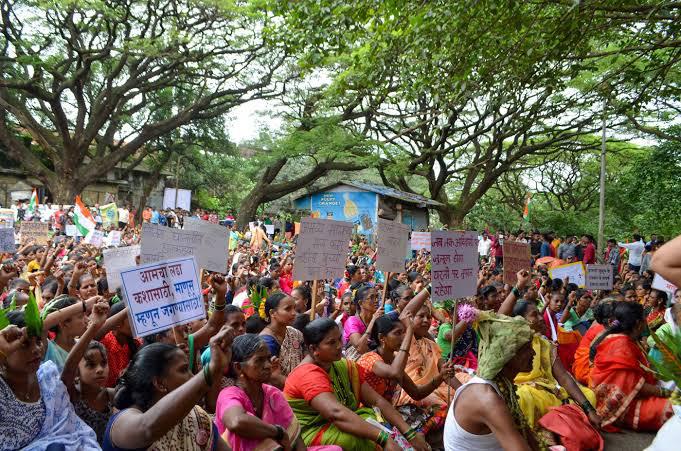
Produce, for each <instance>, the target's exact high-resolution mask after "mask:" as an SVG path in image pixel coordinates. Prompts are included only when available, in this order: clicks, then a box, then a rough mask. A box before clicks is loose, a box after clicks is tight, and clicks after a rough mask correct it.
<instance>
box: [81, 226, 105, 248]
mask: <svg viewBox="0 0 681 451" xmlns="http://www.w3.org/2000/svg"><path fill="white" fill-rule="evenodd" d="M84 241H85V243H86V244H91V245H93V246H94V247H96V248H100V247H102V245H103V244H104V231H103V230H91V231H90V233H88V234H87V236H86V237H85V240H84Z"/></svg>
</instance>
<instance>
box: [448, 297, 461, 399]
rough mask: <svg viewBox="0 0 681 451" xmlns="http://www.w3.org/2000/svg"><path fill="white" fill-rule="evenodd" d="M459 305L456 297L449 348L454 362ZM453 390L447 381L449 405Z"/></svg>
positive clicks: (450, 358)
mask: <svg viewBox="0 0 681 451" xmlns="http://www.w3.org/2000/svg"><path fill="white" fill-rule="evenodd" d="M458 306H459V300H458V299H455V300H454V308H453V309H452V338H451V346H450V348H449V361H450V362H452V361H454V344H455V343H456V339H455V338H454V336H455V334H454V331H455V329H456V323H457V321H458V319H459V317H458V312H457V310H458V309H457V307H458ZM451 391H452V386H451V385H449V383H447V405H449V401H450V400H451Z"/></svg>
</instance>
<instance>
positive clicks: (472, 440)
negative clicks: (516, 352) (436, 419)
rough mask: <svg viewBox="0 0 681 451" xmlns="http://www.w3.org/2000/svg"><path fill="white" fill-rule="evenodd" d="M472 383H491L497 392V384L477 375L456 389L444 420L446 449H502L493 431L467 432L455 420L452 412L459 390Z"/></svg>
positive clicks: (500, 450)
mask: <svg viewBox="0 0 681 451" xmlns="http://www.w3.org/2000/svg"><path fill="white" fill-rule="evenodd" d="M473 384H486V385H491V386H492V388H494V390H495V391H496V392H497V393H499V389H498V388H497V386H496V385H495V384H494V383H493V382H491V381H488V380H485V379H482V378H479V377H477V376H475V377H473V378H472V379H471V380H470V381H468V382H466V383H465V384H464V385H462V386H461V387H459V388H458V389H457V390H456V394H455V395H454V399H453V400H452V405H451V406H450V407H449V412H448V413H447V419H446V420H445V429H444V432H443V435H442V439H443V441H444V445H445V450H446V451H503V449H504V448H502V446H501V444H500V443H499V440H497V437H496V436H495V435H494V433H493V432H492V433H489V434H484V435H478V434H473V433H471V432H468V431H467V430H465V429H464V428H462V427H461V425H459V423H458V421H456V415H455V414H454V411H455V410H454V407H455V406H456V401H457V399H458V398H459V395H460V394H461V392H463V391H464V390H465V389H466V388H468V387H470V386H471V385H473ZM499 396H501V394H499Z"/></svg>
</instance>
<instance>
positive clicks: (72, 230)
mask: <svg viewBox="0 0 681 451" xmlns="http://www.w3.org/2000/svg"><path fill="white" fill-rule="evenodd" d="M66 236H83V235H81V233H80V232H79V231H78V227H76V226H75V224H66Z"/></svg>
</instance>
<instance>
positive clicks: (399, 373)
mask: <svg viewBox="0 0 681 451" xmlns="http://www.w3.org/2000/svg"><path fill="white" fill-rule="evenodd" d="M413 335H414V326H413V324H412V321H411V313H410V312H405V313H403V314H402V315H401V316H400V318H399V319H397V318H396V316H394V315H392V314H391V315H384V316H382V317H380V318H379V319H378V320H377V321H376V325H375V326H374V329H373V332H372V342H373V343H377V344H378V346H377V347H376V349H375V350H374V351H371V352H367V353H366V354H363V355H362V356H361V357H360V358H359V360H358V361H357V365H359V366H360V367H362V368H364V369H365V370H366V381H367V383H368V384H369V385H371V388H373V389H374V390H375V391H376V393H378V394H379V395H381V396H383V397H384V398H385V399H386V400H387V401H388V402H390V403H392V402H393V399H394V398H395V396H396V395H397V394H399V392H400V388H402V390H404V391H405V392H406V393H407V394H408V395H409V396H410V397H411V398H412V399H415V400H417V401H418V400H422V399H424V398H425V397H427V396H428V395H430V394H431V393H432V392H433V391H434V390H436V389H437V388H439V387H440V385H442V383H443V382H445V381H446V380H448V379H451V378H452V377H454V364H453V363H449V362H448V363H445V364H443V365H442V367H441V369H440V371H439V373H438V374H437V376H436V377H434V378H432V379H431V380H430V381H429V382H428V383H425V384H423V385H416V384H415V383H414V381H413V380H412V379H411V378H410V377H409V375H408V374H407V373H405V367H406V365H407V360H408V359H409V346H410V345H411V342H412V338H413ZM429 420H430V418H425V422H426V423H428V421H429ZM426 432H428V431H426Z"/></svg>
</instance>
